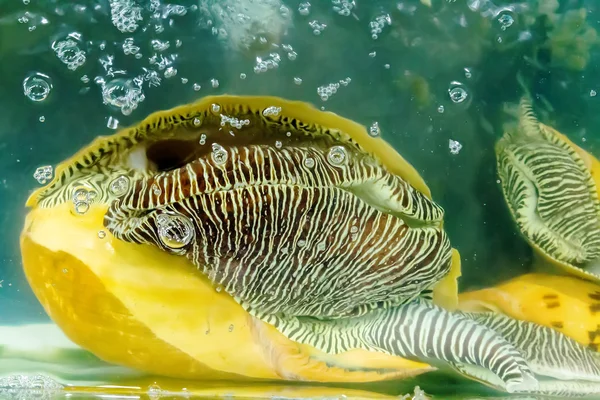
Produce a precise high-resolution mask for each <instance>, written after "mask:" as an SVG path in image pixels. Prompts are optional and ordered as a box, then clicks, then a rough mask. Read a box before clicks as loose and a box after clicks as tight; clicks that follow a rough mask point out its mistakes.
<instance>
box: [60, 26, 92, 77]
mask: <svg viewBox="0 0 600 400" xmlns="http://www.w3.org/2000/svg"><path fill="white" fill-rule="evenodd" d="M80 39H81V36H80V35H79V34H77V33H72V34H70V35H69V36H68V37H67V38H66V39H65V40H57V41H55V42H54V43H52V50H54V53H56V56H57V57H58V59H59V60H60V61H62V62H63V63H64V64H65V65H66V66H67V68H68V69H70V70H71V71H75V70H76V69H77V68H79V67H81V66H82V65H83V64H85V60H86V56H85V51H83V50H82V49H80V48H79V46H78V42H79V41H80Z"/></svg>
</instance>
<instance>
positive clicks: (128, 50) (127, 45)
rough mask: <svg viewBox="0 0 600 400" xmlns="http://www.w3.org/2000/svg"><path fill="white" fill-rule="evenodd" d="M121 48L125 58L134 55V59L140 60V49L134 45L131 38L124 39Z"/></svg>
mask: <svg viewBox="0 0 600 400" xmlns="http://www.w3.org/2000/svg"><path fill="white" fill-rule="evenodd" d="M122 47H123V54H125V55H126V56H129V55H135V56H136V58H141V54H140V53H139V51H140V47H139V46H136V45H135V43H134V42H133V38H127V39H125V40H124V41H123V44H122ZM138 54H140V56H139V57H138Z"/></svg>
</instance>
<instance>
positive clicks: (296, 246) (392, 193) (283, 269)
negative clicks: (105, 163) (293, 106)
mask: <svg viewBox="0 0 600 400" xmlns="http://www.w3.org/2000/svg"><path fill="white" fill-rule="evenodd" d="M227 151H228V157H227V162H226V163H222V164H218V163H216V162H215V161H214V160H212V159H211V158H210V157H206V158H203V159H199V160H197V161H196V162H193V163H190V164H188V165H186V166H184V167H182V168H179V169H177V170H173V171H170V172H167V173H162V174H159V175H156V176H154V177H152V178H150V179H144V180H140V181H139V182H138V184H137V185H136V187H135V188H133V189H132V190H130V191H129V192H128V194H127V195H126V196H123V197H122V198H120V199H119V200H118V201H116V202H115V203H113V204H112V206H111V208H110V210H109V212H108V213H107V214H106V217H105V225H106V227H107V228H108V229H109V230H110V231H111V232H112V233H113V234H114V235H115V236H116V237H117V238H119V239H122V240H127V241H132V242H136V243H146V242H150V243H153V244H155V245H157V246H160V247H162V248H166V250H170V249H169V248H168V247H166V246H165V245H163V244H162V242H161V238H160V235H159V227H158V223H159V222H158V220H157V218H158V217H159V216H160V215H161V214H164V213H168V212H174V213H177V214H179V215H183V216H184V217H185V218H187V219H189V220H190V221H191V222H192V225H193V226H194V227H195V240H194V241H193V242H192V244H191V245H190V246H189V247H188V248H187V249H186V251H185V254H186V256H187V257H188V258H189V259H190V260H191V261H192V262H193V263H194V264H195V265H196V266H198V267H199V268H200V269H201V270H202V271H203V272H204V273H205V274H206V275H207V276H208V277H209V279H211V281H212V282H214V283H215V284H217V285H221V286H223V288H224V289H225V290H226V291H227V292H228V293H230V294H232V295H233V296H234V297H235V298H236V299H238V300H239V301H240V302H241V303H242V304H243V305H244V306H246V307H248V308H251V309H257V310H260V311H261V312H265V313H268V314H274V313H283V314H289V315H298V316H316V317H329V318H338V317H344V316H349V315H360V314H364V313H366V312H368V311H370V310H372V309H374V308H381V307H388V306H391V305H397V304H401V303H402V302H404V301H406V300H409V299H412V298H414V297H415V296H417V295H418V294H419V293H420V292H421V291H422V290H424V289H427V288H429V287H430V286H431V285H432V284H434V283H435V282H437V281H438V280H439V279H441V278H442V277H443V276H444V275H445V274H446V273H447V272H448V270H449V267H450V257H451V253H450V251H451V248H450V243H449V240H448V238H447V236H446V234H445V233H444V231H443V230H441V229H440V228H439V227H438V225H439V222H440V220H441V218H442V212H443V211H442V209H441V208H440V207H439V206H437V205H436V204H435V203H433V202H432V201H431V200H429V199H428V198H427V197H426V196H424V195H423V194H421V193H420V192H418V191H416V190H414V189H413V188H412V187H411V186H410V185H408V184H406V183H405V182H404V181H402V180H401V179H400V178H398V177H396V176H390V175H389V174H386V172H385V170H383V169H382V167H380V166H379V165H377V164H376V163H374V162H369V161H370V160H365V159H364V158H361V157H353V158H352V159H351V160H349V162H348V164H347V165H345V166H335V165H331V164H330V163H328V162H327V153H326V152H325V151H323V150H321V149H318V148H295V147H289V148H285V149H281V150H274V149H272V148H269V147H267V146H245V147H239V148H229V149H228V150H227ZM306 159H311V160H312V162H311V164H309V165H307V164H306V162H305V160H306ZM363 198H364V199H365V200H363ZM372 205H374V206H372ZM382 209H385V210H387V211H388V212H390V213H385V212H382V211H380V210H382ZM391 213H395V214H397V215H402V216H404V215H406V216H408V219H410V220H411V222H409V223H406V222H405V221H404V220H403V219H401V218H398V217H397V216H395V215H392V214H391ZM410 225H416V227H411V226H410Z"/></svg>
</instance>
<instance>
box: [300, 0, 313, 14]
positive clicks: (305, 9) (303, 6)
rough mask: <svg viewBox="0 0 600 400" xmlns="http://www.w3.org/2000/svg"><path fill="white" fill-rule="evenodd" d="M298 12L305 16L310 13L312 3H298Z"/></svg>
mask: <svg viewBox="0 0 600 400" xmlns="http://www.w3.org/2000/svg"><path fill="white" fill-rule="evenodd" d="M298 13H299V14H300V15H305V16H306V15H308V14H310V3H309V2H308V1H306V2H303V3H300V4H299V5H298Z"/></svg>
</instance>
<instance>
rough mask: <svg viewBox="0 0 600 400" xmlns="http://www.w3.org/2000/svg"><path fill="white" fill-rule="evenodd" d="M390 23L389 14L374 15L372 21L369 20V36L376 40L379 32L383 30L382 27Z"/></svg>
mask: <svg viewBox="0 0 600 400" xmlns="http://www.w3.org/2000/svg"><path fill="white" fill-rule="evenodd" d="M391 24H392V18H391V17H390V15H389V14H382V15H380V16H378V17H376V18H375V19H374V20H373V21H371V22H369V27H370V28H371V37H372V38H373V40H376V39H377V38H378V37H379V35H380V34H381V32H383V28H385V27H386V26H389V25H391Z"/></svg>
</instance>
